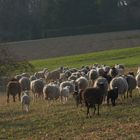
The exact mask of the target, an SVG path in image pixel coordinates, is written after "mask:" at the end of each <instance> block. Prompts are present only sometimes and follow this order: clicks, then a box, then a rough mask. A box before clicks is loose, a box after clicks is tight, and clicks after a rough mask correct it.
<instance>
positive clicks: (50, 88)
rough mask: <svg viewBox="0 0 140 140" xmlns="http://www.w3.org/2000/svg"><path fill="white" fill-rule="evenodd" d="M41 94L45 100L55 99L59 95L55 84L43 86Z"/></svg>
mask: <svg viewBox="0 0 140 140" xmlns="http://www.w3.org/2000/svg"><path fill="white" fill-rule="evenodd" d="M43 94H44V99H45V100H54V99H55V100H56V99H58V98H59V96H60V89H59V87H58V86H57V85H55V84H48V85H45V86H44V88H43Z"/></svg>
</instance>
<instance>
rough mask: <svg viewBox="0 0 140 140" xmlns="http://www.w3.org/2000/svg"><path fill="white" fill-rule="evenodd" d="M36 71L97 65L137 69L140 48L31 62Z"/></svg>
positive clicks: (139, 62)
mask: <svg viewBox="0 0 140 140" xmlns="http://www.w3.org/2000/svg"><path fill="white" fill-rule="evenodd" d="M30 62H31V64H32V65H33V66H34V67H35V68H36V70H39V69H43V68H48V69H50V70H52V69H55V68H58V67H60V66H65V67H76V68H78V67H81V66H84V65H90V66H92V65H93V64H95V63H99V64H105V65H109V66H113V65H114V64H119V63H121V64H124V65H125V66H126V67H128V68H130V67H131V68H132V67H137V66H138V65H139V64H140V47H134V48H125V49H116V50H107V51H100V52H94V53H88V54H80V55H73V56H65V57H57V58H48V59H40V60H33V61H30Z"/></svg>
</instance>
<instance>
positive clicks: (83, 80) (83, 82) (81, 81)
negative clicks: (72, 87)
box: [76, 76, 89, 90]
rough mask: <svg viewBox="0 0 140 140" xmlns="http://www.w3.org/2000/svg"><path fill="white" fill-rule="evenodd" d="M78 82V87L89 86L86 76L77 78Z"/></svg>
mask: <svg viewBox="0 0 140 140" xmlns="http://www.w3.org/2000/svg"><path fill="white" fill-rule="evenodd" d="M76 84H77V85H78V89H80V90H84V89H86V88H87V87H88V84H89V83H88V80H87V79H86V78H85V77H82V76H81V77H80V78H78V79H77V80H76Z"/></svg>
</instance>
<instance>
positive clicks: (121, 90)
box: [110, 76, 128, 98]
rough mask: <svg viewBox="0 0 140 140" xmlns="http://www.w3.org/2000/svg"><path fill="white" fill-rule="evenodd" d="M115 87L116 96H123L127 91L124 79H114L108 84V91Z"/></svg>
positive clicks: (119, 77)
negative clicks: (116, 89)
mask: <svg viewBox="0 0 140 140" xmlns="http://www.w3.org/2000/svg"><path fill="white" fill-rule="evenodd" d="M115 87H117V88H118V95H121V97H122V95H124V98H125V93H126V92H127V91H128V83H127V81H126V79H125V78H124V77H122V76H118V77H115V78H113V79H112V80H111V82H110V89H114V88H115Z"/></svg>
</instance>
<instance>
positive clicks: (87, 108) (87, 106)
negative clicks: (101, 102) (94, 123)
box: [87, 106, 89, 118]
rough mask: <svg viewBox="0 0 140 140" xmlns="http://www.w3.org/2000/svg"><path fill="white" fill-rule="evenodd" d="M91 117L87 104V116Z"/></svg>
mask: <svg viewBox="0 0 140 140" xmlns="http://www.w3.org/2000/svg"><path fill="white" fill-rule="evenodd" d="M88 117H89V106H87V118H88Z"/></svg>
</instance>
